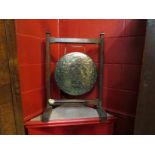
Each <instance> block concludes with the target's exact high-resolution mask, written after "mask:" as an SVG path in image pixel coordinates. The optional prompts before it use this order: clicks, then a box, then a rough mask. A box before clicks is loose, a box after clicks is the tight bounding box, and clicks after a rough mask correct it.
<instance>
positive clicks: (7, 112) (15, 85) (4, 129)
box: [0, 20, 24, 134]
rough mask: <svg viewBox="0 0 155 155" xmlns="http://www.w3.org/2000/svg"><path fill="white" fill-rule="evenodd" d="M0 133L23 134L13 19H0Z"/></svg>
mask: <svg viewBox="0 0 155 155" xmlns="http://www.w3.org/2000/svg"><path fill="white" fill-rule="evenodd" d="M0 134H24V126H23V121H22V110H21V98H20V86H19V78H18V61H17V50H16V38H15V24H14V20H0Z"/></svg>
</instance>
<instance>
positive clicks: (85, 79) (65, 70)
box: [55, 52, 97, 95]
mask: <svg viewBox="0 0 155 155" xmlns="http://www.w3.org/2000/svg"><path fill="white" fill-rule="evenodd" d="M96 78H97V70H96V65H95V63H94V62H93V60H92V59H91V58H90V57H89V56H87V55H86V54H83V53H80V52H72V53H69V54H66V55H64V56H63V57H62V58H61V59H60V60H59V61H58V62H57V64H56V69H55V80H56V83H57V85H58V87H59V88H60V89H61V90H62V91H63V92H65V93H67V94H69V95H83V94H85V93H87V92H89V91H90V90H91V89H92V88H93V86H94V84H95V82H96Z"/></svg>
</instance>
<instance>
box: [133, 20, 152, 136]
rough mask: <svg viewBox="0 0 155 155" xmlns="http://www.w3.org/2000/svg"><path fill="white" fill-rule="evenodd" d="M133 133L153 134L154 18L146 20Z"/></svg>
mask: <svg viewBox="0 0 155 155" xmlns="http://www.w3.org/2000/svg"><path fill="white" fill-rule="evenodd" d="M134 133H135V134H155V20H148V21H147V29H146V39H145V48H144V54H143V64H142V72H141V81H140V89H139V98H138V105H137V113H136V120H135V130H134Z"/></svg>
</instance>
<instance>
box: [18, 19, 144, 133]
mask: <svg viewBox="0 0 155 155" xmlns="http://www.w3.org/2000/svg"><path fill="white" fill-rule="evenodd" d="M145 22H146V21H145V20H79V19H78V20H66V19H63V20H16V31H17V47H18V56H19V65H20V80H21V91H22V101H23V111H24V120H25V121H26V120H28V119H30V118H32V117H33V116H35V115H37V114H40V113H41V112H42V111H43V106H44V77H43V75H44V74H43V73H44V63H45V62H44V52H45V40H44V37H45V32H46V31H50V32H52V35H54V36H60V37H82V38H93V37H95V38H96V37H98V36H99V33H100V32H104V33H105V70H104V94H103V95H104V105H103V106H104V108H105V109H106V110H108V111H109V112H112V113H114V114H115V115H116V116H117V117H118V121H117V124H116V127H115V132H116V133H117V134H129V133H132V131H133V125H134V118H135V113H136V105H137V92H138V86H139V76H140V69H141V63H142V54H143V45H144V36H145ZM53 48H54V51H52V53H54V54H52V60H53V63H52V64H51V65H52V66H55V62H56V61H57V60H58V59H59V57H60V56H62V55H63V54H64V49H65V48H66V51H67V52H68V51H69V52H71V51H74V50H78V51H81V52H85V53H86V54H88V55H89V56H90V57H92V59H93V60H94V61H95V63H96V65H98V55H97V54H96V51H97V46H96V45H86V46H85V47H83V46H82V47H72V45H56V46H54V47H53ZM57 51H58V52H57ZM52 71H54V70H52ZM53 90H54V92H55V94H54V96H53V97H55V98H59V96H60V92H59V90H58V89H57V86H56V85H55V86H54V88H53ZM96 92H97V87H96V86H95V87H94V89H93V90H92V91H91V92H90V93H88V94H86V95H84V97H86V98H96V95H97V93H96ZM61 95H62V96H64V97H66V96H65V95H64V94H61Z"/></svg>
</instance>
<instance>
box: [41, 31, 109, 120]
mask: <svg viewBox="0 0 155 155" xmlns="http://www.w3.org/2000/svg"><path fill="white" fill-rule="evenodd" d="M57 43H63V44H64V43H65V44H97V45H98V46H99V48H98V54H99V69H98V71H97V69H96V65H95V63H94V62H93V60H92V59H91V58H90V57H89V56H88V55H86V54H84V53H81V52H78V51H76V52H71V53H68V54H65V55H64V56H62V57H61V58H60V59H59V60H58V61H57V63H56V67H55V71H54V75H53V74H51V60H52V57H51V53H52V52H53V50H52V46H50V45H52V44H57ZM103 45H104V34H103V33H100V36H99V38H56V37H52V36H51V33H46V57H45V62H46V63H45V64H46V65H45V67H46V68H45V84H46V85H45V87H46V108H45V110H44V112H43V115H42V121H43V122H48V121H49V118H50V114H52V109H53V108H56V107H57V106H61V105H62V104H71V103H79V104H84V105H85V106H91V107H94V106H95V107H96V110H97V112H98V115H99V117H100V120H101V121H104V120H106V119H107V114H106V112H105V111H104V110H103V106H102V104H103V69H104V67H103V65H104V62H103V61H104V60H103V58H104V46H103ZM55 52H56V51H55ZM94 52H96V51H94ZM96 54H97V53H96ZM51 76H54V78H55V82H56V84H57V86H58V88H59V89H60V90H61V91H62V92H64V93H66V94H69V95H71V96H74V97H73V98H72V99H71V98H69V99H66V98H61V95H60V98H59V99H55V98H54V97H53V91H54V90H51V88H52V85H53V83H51ZM97 79H98V82H97V84H98V91H97V92H98V93H97V95H98V96H97V98H96V99H84V98H83V99H78V98H77V99H76V96H80V95H83V94H86V93H88V92H89V91H91V90H92V88H93V87H94V85H95V83H96V80H97Z"/></svg>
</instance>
